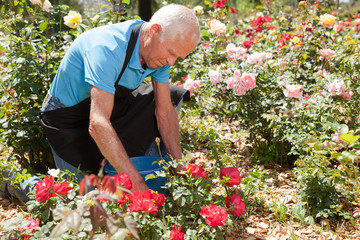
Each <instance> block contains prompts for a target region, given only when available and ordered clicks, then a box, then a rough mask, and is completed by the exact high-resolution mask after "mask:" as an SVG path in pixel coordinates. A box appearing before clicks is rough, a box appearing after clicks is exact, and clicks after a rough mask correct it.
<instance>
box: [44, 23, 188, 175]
mask: <svg viewBox="0 0 360 240" xmlns="http://www.w3.org/2000/svg"><path fill="white" fill-rule="evenodd" d="M141 25H142V24H139V25H136V26H135V27H134V28H133V30H132V33H131V37H130V40H129V44H128V47H127V49H126V57H125V61H124V65H123V67H122V70H121V73H120V75H119V76H118V78H117V80H116V82H115V88H116V91H115V96H114V107H113V111H112V114H111V117H110V121H111V123H112V126H113V127H114V129H115V131H116V133H117V135H118V137H119V139H120V141H121V142H122V144H123V146H124V148H125V150H126V152H127V154H128V156H129V157H135V156H143V155H144V154H145V151H146V150H147V149H148V148H149V146H150V145H151V143H152V142H153V141H154V140H155V138H156V137H158V136H159V135H160V134H159V131H158V128H157V123H156V118H155V102H154V91H153V87H152V85H151V84H141V85H140V86H139V87H138V88H137V89H135V90H130V89H128V88H125V87H123V86H120V85H118V82H119V80H120V78H121V76H122V74H123V73H124V71H125V68H126V66H127V64H128V62H129V61H130V58H131V56H132V53H133V50H134V47H135V45H136V41H137V38H138V35H139V31H140V28H141ZM170 92H171V101H172V104H173V105H174V106H177V105H178V103H179V102H180V101H181V99H183V100H184V101H188V100H189V99H190V93H189V92H188V91H187V90H185V89H184V88H181V87H178V86H175V85H170ZM90 104H91V101H90V98H87V99H85V100H83V101H82V102H80V103H78V104H76V105H75V106H71V107H65V108H59V109H55V110H50V111H42V112H40V123H41V126H42V128H43V130H44V132H45V135H46V137H47V139H48V141H49V143H50V145H51V147H52V148H53V149H54V151H55V152H56V154H58V155H59V157H61V158H62V159H63V160H65V161H66V162H68V163H70V164H71V165H73V166H75V167H78V166H80V169H81V170H82V171H90V172H92V173H97V172H98V171H99V169H100V163H101V161H102V160H103V159H104V157H103V155H102V154H101V152H100V150H99V148H98V146H97V145H96V143H95V141H94V139H93V138H92V137H91V136H90V134H89V130H88V128H89V120H90Z"/></svg>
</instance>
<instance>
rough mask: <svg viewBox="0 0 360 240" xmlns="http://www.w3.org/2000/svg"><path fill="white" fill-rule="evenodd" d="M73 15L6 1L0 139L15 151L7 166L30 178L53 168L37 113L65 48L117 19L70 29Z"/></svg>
mask: <svg viewBox="0 0 360 240" xmlns="http://www.w3.org/2000/svg"><path fill="white" fill-rule="evenodd" d="M44 6H45V5H44ZM69 10H70V9H69V7H68V6H66V5H58V6H56V7H53V8H51V9H50V10H49V12H47V11H45V10H44V9H43V8H42V7H39V6H38V5H34V4H32V3H31V2H30V1H25V0H22V1H5V2H4V4H2V5H1V9H0V11H1V15H2V16H3V17H2V18H1V20H0V29H1V31H2V32H1V36H0V37H1V43H0V67H1V71H0V76H1V78H0V105H1V110H0V119H1V120H0V139H1V141H2V143H3V144H4V145H5V146H6V147H8V148H10V147H11V148H12V149H13V151H12V154H11V155H10V156H9V160H10V159H13V158H15V159H16V160H17V161H18V162H19V163H20V165H21V166H22V167H23V168H26V169H29V171H30V172H43V171H45V170H46V169H47V168H49V167H51V166H53V160H52V155H51V151H50V148H49V146H48V142H47V140H46V138H45V136H44V134H43V132H42V129H41V127H40V123H39V112H40V109H41V105H42V102H43V100H44V98H45V95H46V94H47V90H48V89H49V87H50V84H51V82H52V80H53V78H54V77H55V74H56V70H57V68H58V66H59V64H60V62H61V59H62V58H63V56H64V54H65V52H66V50H67V48H68V47H69V46H70V44H71V42H72V41H73V40H74V39H75V37H76V35H77V34H80V33H81V32H84V31H86V30H88V29H91V28H93V27H96V26H101V25H104V24H107V23H108V22H109V21H114V19H115V18H119V16H117V15H115V14H114V13H112V12H111V11H105V12H102V13H101V14H99V16H98V19H96V20H94V19H90V18H87V19H83V23H87V24H86V25H85V24H79V25H77V28H75V29H72V28H70V27H68V26H66V25H65V24H64V20H63V18H64V16H66V15H67V14H68V12H69ZM121 18H124V17H121Z"/></svg>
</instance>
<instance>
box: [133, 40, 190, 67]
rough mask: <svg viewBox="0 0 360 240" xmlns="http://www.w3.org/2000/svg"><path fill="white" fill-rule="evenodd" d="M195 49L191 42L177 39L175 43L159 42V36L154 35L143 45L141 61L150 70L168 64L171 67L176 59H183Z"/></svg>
mask: <svg viewBox="0 0 360 240" xmlns="http://www.w3.org/2000/svg"><path fill="white" fill-rule="evenodd" d="M195 47H196V44H195V43H193V42H192V41H189V40H188V41H187V39H186V37H185V38H184V39H181V38H179V39H178V40H175V41H169V40H166V39H164V40H163V41H161V40H160V34H154V35H153V36H152V37H151V39H149V41H148V42H147V44H145V47H144V49H143V53H142V57H140V59H141V60H143V63H142V64H144V63H145V64H146V66H148V67H150V68H158V67H162V66H165V65H166V64H169V65H170V66H173V65H174V64H175V61H176V59H177V58H179V57H180V58H185V57H186V56H187V55H189V54H190V53H191V52H192V51H193V50H194V49H195Z"/></svg>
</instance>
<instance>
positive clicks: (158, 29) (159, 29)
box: [149, 23, 162, 38]
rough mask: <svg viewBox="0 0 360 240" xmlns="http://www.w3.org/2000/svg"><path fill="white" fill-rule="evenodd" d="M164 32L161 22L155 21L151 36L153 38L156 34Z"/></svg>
mask: <svg viewBox="0 0 360 240" xmlns="http://www.w3.org/2000/svg"><path fill="white" fill-rule="evenodd" d="M161 32H162V27H161V25H160V24H157V23H154V24H153V25H151V27H150V29H149V37H150V38H152V37H153V36H154V35H155V34H160V33H161Z"/></svg>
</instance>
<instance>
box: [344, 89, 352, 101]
mask: <svg viewBox="0 0 360 240" xmlns="http://www.w3.org/2000/svg"><path fill="white" fill-rule="evenodd" d="M353 94H354V93H353V91H351V90H350V91H348V92H344V93H343V95H342V96H343V98H344V99H345V100H350V99H351V97H352V95H353Z"/></svg>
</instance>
